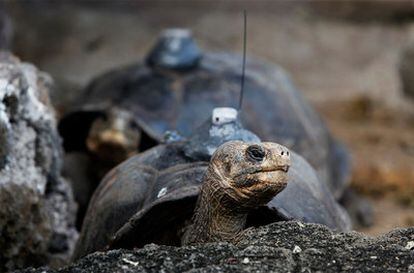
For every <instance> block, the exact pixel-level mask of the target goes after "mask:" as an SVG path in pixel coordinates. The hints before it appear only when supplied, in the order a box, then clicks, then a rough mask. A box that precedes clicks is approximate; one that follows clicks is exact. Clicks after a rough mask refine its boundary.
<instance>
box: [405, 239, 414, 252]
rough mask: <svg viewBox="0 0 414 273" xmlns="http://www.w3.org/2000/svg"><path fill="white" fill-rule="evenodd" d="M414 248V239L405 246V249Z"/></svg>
mask: <svg viewBox="0 0 414 273" xmlns="http://www.w3.org/2000/svg"><path fill="white" fill-rule="evenodd" d="M413 248H414V241H409V242H407V245H406V246H405V249H407V250H411V249H413Z"/></svg>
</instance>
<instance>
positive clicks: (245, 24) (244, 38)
mask: <svg viewBox="0 0 414 273" xmlns="http://www.w3.org/2000/svg"><path fill="white" fill-rule="evenodd" d="M243 15H244V31H243V66H242V76H241V86H240V98H239V99H240V100H239V109H238V111H240V110H241V107H242V103H243V94H244V73H245V72H244V71H245V69H246V36H247V12H246V10H244V11H243Z"/></svg>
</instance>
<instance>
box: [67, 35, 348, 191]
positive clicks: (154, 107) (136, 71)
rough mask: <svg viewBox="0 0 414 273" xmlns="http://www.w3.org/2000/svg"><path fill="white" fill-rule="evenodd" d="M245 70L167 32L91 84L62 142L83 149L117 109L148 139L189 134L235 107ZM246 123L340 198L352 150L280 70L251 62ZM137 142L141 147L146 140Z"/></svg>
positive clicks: (231, 57) (237, 61)
mask: <svg viewBox="0 0 414 273" xmlns="http://www.w3.org/2000/svg"><path fill="white" fill-rule="evenodd" d="M241 68H242V58H241V56H239V55H235V54H230V53H213V52H200V51H198V47H197V46H196V44H195V42H194V41H193V40H192V39H191V36H190V34H187V35H186V34H185V33H184V34H183V33H182V32H178V34H177V32H174V31H172V32H171V31H170V32H167V34H164V35H162V36H161V38H160V40H159V41H158V43H156V45H155V47H154V49H153V50H152V51H151V53H150V54H149V56H148V57H147V60H146V62H141V63H138V64H134V65H130V66H127V67H124V68H119V69H116V70H114V71H110V72H108V73H106V74H103V75H101V76H99V77H98V78H96V79H95V80H94V81H93V82H92V83H91V84H90V85H89V86H88V87H87V88H86V90H85V92H84V93H83V95H82V97H81V98H80V101H79V103H78V104H76V105H78V107H77V108H75V109H73V110H72V111H70V112H69V113H67V114H66V115H65V116H64V117H63V119H62V120H61V122H60V125H59V129H60V132H61V134H62V136H63V139H64V146H65V148H66V150H76V149H82V148H84V142H85V138H86V137H87V135H88V130H89V128H90V126H91V123H92V122H93V120H94V119H95V118H97V117H99V116H101V115H103V116H105V114H106V113H108V111H110V110H111V109H113V108H114V107H117V108H121V109H124V110H127V111H129V112H131V113H132V115H133V117H134V120H135V122H136V124H137V126H138V127H139V128H140V130H142V131H143V132H144V133H145V134H146V136H148V138H147V137H146V138H142V139H143V142H145V141H148V139H151V140H155V143H160V142H162V141H163V136H164V133H165V132H166V131H169V130H170V131H172V130H174V131H178V132H179V133H180V135H182V136H184V137H188V136H190V135H191V134H192V133H193V131H194V129H195V128H196V127H197V126H199V125H200V124H202V122H204V121H205V120H206V119H208V117H209V115H210V113H211V111H212V110H213V109H214V108H216V107H222V106H224V107H235V106H236V105H237V104H238V98H239V96H240V94H239V93H240V80H241V71H242V69H241ZM79 105H80V106H79ZM241 120H242V122H243V124H244V126H245V127H246V128H247V129H248V130H251V131H252V132H254V133H255V134H257V135H258V136H259V137H260V138H261V139H262V140H264V141H273V142H277V143H280V144H282V145H284V146H286V147H288V148H289V149H291V150H293V151H295V152H297V153H298V154H300V155H302V156H303V157H304V158H305V159H306V160H308V161H309V163H310V164H311V165H312V166H313V167H314V168H315V169H316V171H317V173H318V175H319V177H320V179H321V180H322V181H324V182H326V183H327V184H328V186H329V188H330V190H331V191H332V192H333V193H334V195H335V197H336V198H339V197H340V196H341V194H342V192H343V190H344V188H346V186H347V182H348V179H347V178H348V173H349V159H348V155H347V153H346V151H345V150H344V148H343V147H342V146H341V145H340V144H339V143H338V142H337V141H336V140H335V139H333V138H332V136H331V134H330V132H329V131H328V129H327V128H326V126H325V124H324V122H323V121H322V120H321V118H320V117H319V115H318V114H317V113H316V112H315V111H314V110H313V109H312V108H311V106H310V105H309V104H308V103H307V102H306V101H305V99H304V98H303V97H302V95H301V93H300V92H299V91H298V90H297V89H296V88H295V87H294V86H293V84H292V82H291V80H290V79H289V77H288V76H287V75H286V73H285V72H284V71H283V70H282V69H281V68H280V67H278V66H276V65H274V64H269V63H266V62H263V61H259V60H256V59H251V58H248V59H247V62H246V76H245V89H244V101H243V104H242V113H241ZM74 131H76V134H74V133H73V132H74ZM140 146H141V147H142V149H140V150H141V151H143V150H144V147H148V146H149V145H147V143H140Z"/></svg>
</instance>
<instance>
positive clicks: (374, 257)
mask: <svg viewBox="0 0 414 273" xmlns="http://www.w3.org/2000/svg"><path fill="white" fill-rule="evenodd" d="M370 258H371V259H373V260H375V259H377V258H378V257H377V256H371V257H370Z"/></svg>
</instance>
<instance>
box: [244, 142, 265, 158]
mask: <svg viewBox="0 0 414 273" xmlns="http://www.w3.org/2000/svg"><path fill="white" fill-rule="evenodd" d="M246 154H247V157H248V158H249V159H250V160H253V161H257V162H260V161H262V160H263V158H264V157H265V155H266V153H265V151H264V149H263V148H262V147H261V146H259V145H251V146H249V147H248V148H247V149H246Z"/></svg>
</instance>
